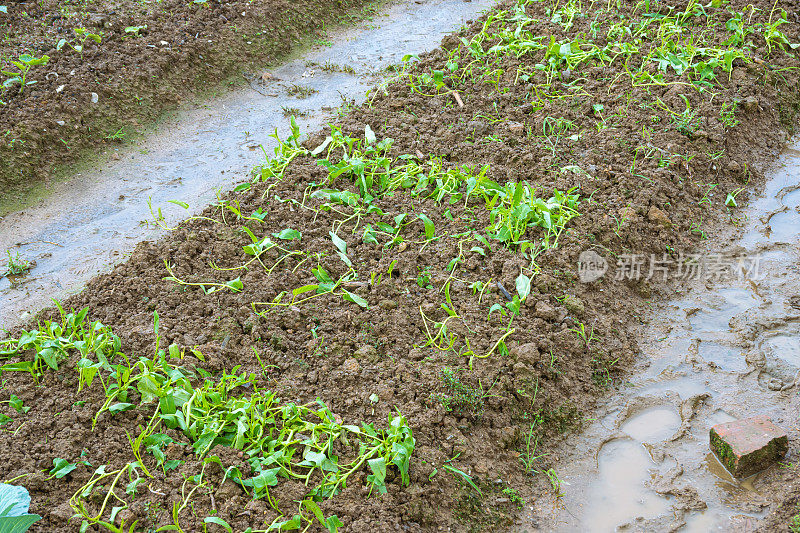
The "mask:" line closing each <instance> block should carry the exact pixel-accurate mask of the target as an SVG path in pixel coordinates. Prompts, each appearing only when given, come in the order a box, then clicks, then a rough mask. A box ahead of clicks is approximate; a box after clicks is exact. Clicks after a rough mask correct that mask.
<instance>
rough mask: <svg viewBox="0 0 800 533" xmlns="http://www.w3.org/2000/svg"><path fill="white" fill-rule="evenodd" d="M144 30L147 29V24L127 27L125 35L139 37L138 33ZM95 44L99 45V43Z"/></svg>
mask: <svg viewBox="0 0 800 533" xmlns="http://www.w3.org/2000/svg"><path fill="white" fill-rule="evenodd" d="M146 29H147V24H145V25H144V26H128V27H127V28H125V35H130V36H131V37H139V36H140V35H139V33H140V32H141V31H142V30H146ZM97 42H98V43H99V42H100V41H97Z"/></svg>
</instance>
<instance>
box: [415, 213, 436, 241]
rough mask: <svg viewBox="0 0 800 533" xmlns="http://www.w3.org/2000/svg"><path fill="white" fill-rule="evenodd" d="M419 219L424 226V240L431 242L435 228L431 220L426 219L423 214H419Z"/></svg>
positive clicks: (434, 234)
mask: <svg viewBox="0 0 800 533" xmlns="http://www.w3.org/2000/svg"><path fill="white" fill-rule="evenodd" d="M419 219H420V220H421V221H422V223H423V224H425V238H426V239H427V240H431V239H433V238H434V237H435V236H436V226H434V225H433V220H431V219H430V218H428V216H427V215H426V214H425V213H420V214H419Z"/></svg>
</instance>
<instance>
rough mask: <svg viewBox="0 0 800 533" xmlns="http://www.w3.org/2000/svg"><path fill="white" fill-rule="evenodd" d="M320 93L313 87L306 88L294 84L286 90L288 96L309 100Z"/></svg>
mask: <svg viewBox="0 0 800 533" xmlns="http://www.w3.org/2000/svg"><path fill="white" fill-rule="evenodd" d="M318 92H319V91H318V90H317V89H314V88H313V87H305V86H303V85H297V84H296V83H293V84H292V85H290V86H289V87H288V88H287V89H286V94H288V95H289V96H295V97H297V98H308V97H309V96H311V95H312V94H316V93H318Z"/></svg>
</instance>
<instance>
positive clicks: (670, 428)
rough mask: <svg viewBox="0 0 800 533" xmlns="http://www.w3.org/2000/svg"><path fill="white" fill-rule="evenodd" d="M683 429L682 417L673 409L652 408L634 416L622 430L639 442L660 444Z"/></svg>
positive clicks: (621, 427) (623, 425)
mask: <svg viewBox="0 0 800 533" xmlns="http://www.w3.org/2000/svg"><path fill="white" fill-rule="evenodd" d="M679 427H681V417H680V415H679V414H678V412H677V411H676V410H675V408H673V407H671V406H670V407H665V406H662V407H651V408H650V409H645V410H643V411H641V412H639V413H637V414H636V415H634V416H632V417H631V418H629V419H628V420H626V421H625V423H623V424H622V426H620V430H621V431H622V432H624V433H626V434H627V435H628V436H629V437H631V438H632V439H633V440H635V441H638V442H659V441H662V440H665V439H668V438H670V437H671V436H672V435H674V434H675V432H676V431H678V428H679Z"/></svg>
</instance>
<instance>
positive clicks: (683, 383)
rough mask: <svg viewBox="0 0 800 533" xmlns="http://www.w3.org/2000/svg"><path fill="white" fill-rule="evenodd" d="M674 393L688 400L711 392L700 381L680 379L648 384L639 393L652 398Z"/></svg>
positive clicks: (687, 377) (687, 378)
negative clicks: (670, 392)
mask: <svg viewBox="0 0 800 533" xmlns="http://www.w3.org/2000/svg"><path fill="white" fill-rule="evenodd" d="M668 391H672V392H675V393H677V394H678V396H680V397H681V399H683V400H686V399H687V398H691V397H692V396H696V395H698V394H703V393H704V392H709V391H710V389H709V388H708V387H707V386H706V385H705V384H704V383H702V382H700V381H698V380H697V378H695V377H690V376H686V377H680V378H674V379H669V380H666V381H654V382H650V383H647V384H646V385H645V386H643V387H642V388H640V389H639V390H638V391H637V392H638V394H639V395H641V396H652V395H654V394H662V393H665V392H668Z"/></svg>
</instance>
